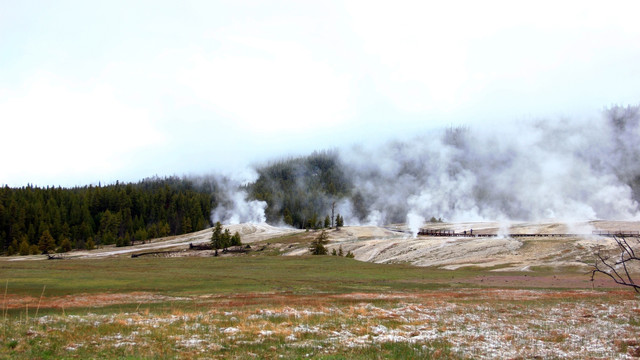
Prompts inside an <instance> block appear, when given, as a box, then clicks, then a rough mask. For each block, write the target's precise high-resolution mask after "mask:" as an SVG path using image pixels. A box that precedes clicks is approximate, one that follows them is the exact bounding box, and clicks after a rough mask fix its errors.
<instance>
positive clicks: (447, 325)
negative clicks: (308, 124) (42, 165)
mask: <svg viewBox="0 0 640 360" xmlns="http://www.w3.org/2000/svg"><path fill="white" fill-rule="evenodd" d="M490 270H491V269H473V268H463V269H459V270H456V271H448V270H438V269H433V268H418V267H412V266H408V265H381V264H372V263H364V262H359V261H355V260H352V259H346V258H342V257H332V256H320V257H311V256H304V257H282V256H257V257H252V256H238V257H227V258H199V257H190V258H138V259H131V258H124V257H123V258H110V259H100V260H64V261H12V262H9V261H3V262H0V291H2V292H3V294H4V290H6V294H4V295H3V297H2V325H3V327H2V331H1V333H0V339H1V342H0V357H3V358H18V359H19V358H25V359H26V358H28V359H33V358H52V359H53V358H56V359H57V358H323V359H342V358H344V359H347V358H349V359H352V358H356V359H358V358H360V359H370V358H398V359H401V358H402V359H404V358H456V359H457V358H531V357H535V356H541V357H542V358H560V357H564V358H575V359H578V358H585V357H592V358H625V357H628V356H631V355H634V354H636V353H637V352H638V351H640V350H638V346H639V344H638V341H640V303H639V302H638V298H637V297H636V296H635V295H634V293H633V292H631V291H629V290H626V289H619V288H618V289H613V288H609V286H610V284H609V283H607V282H605V281H603V280H600V281H599V282H597V283H596V284H592V283H590V282H589V281H588V280H589V277H588V275H586V274H584V273H581V272H579V271H577V270H576V269H570V268H565V269H557V268H538V269H534V270H535V271H532V272H526V273H525V272H494V271H490ZM592 285H593V286H594V288H592ZM5 286H6V289H3V288H4V287H5Z"/></svg>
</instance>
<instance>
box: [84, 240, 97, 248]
mask: <svg viewBox="0 0 640 360" xmlns="http://www.w3.org/2000/svg"><path fill="white" fill-rule="evenodd" d="M85 247H86V248H87V250H93V249H95V248H96V244H95V243H94V242H93V238H92V237H90V238H89V239H88V240H87V243H86V245H85Z"/></svg>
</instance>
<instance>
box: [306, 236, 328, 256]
mask: <svg viewBox="0 0 640 360" xmlns="http://www.w3.org/2000/svg"><path fill="white" fill-rule="evenodd" d="M328 242H329V236H328V235H327V233H326V232H325V231H324V230H322V232H321V233H320V234H319V235H318V237H316V238H315V239H314V240H313V241H312V242H311V246H309V252H311V255H327V248H326V247H324V245H325V244H326V243H328Z"/></svg>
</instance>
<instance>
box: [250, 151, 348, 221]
mask: <svg viewBox="0 0 640 360" xmlns="http://www.w3.org/2000/svg"><path fill="white" fill-rule="evenodd" d="M347 170H348V169H345V167H344V165H343V164H342V163H340V160H339V157H338V153H337V152H335V151H324V152H314V153H313V154H311V155H309V156H305V157H298V158H293V159H288V160H281V161H276V162H273V163H271V164H269V165H266V166H263V167H260V168H258V169H257V172H258V179H257V180H256V181H255V182H254V183H252V184H249V185H248V186H247V189H248V193H249V196H250V198H252V199H255V200H260V201H265V202H266V203H267V208H266V210H265V216H266V219H267V222H269V223H276V224H277V223H280V222H284V223H285V224H287V225H290V226H293V227H296V228H323V227H328V225H329V223H330V221H331V219H330V218H329V222H327V221H326V220H327V217H328V216H329V215H330V213H331V212H330V209H331V204H332V203H333V202H335V201H336V200H339V199H343V198H347V197H350V196H351V193H352V191H353V184H352V183H351V181H350V180H349V178H348V177H347V175H346V171H347Z"/></svg>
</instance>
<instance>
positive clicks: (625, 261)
mask: <svg viewBox="0 0 640 360" xmlns="http://www.w3.org/2000/svg"><path fill="white" fill-rule="evenodd" d="M633 239H635V242H636V243H637V244H636V246H638V244H640V237H638V236H634V237H633ZM613 240H614V241H615V242H616V245H617V250H618V251H619V252H620V256H619V257H618V256H617V255H615V256H609V255H607V254H604V252H603V251H602V248H599V249H598V251H597V252H596V254H595V256H596V261H595V263H594V265H593V270H592V271H591V281H593V279H594V277H595V275H596V274H597V273H600V274H604V275H606V276H608V277H610V278H611V279H613V281H614V282H615V283H616V284H620V285H624V286H629V287H631V288H633V289H634V290H635V291H636V292H637V293H640V285H638V284H636V283H635V282H634V281H633V278H632V277H631V271H630V270H629V265H631V264H633V263H634V262H636V261H637V263H636V264H640V257H638V256H636V253H635V251H634V249H633V245H634V243H633V242H630V241H627V238H626V237H624V236H617V235H613Z"/></svg>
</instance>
